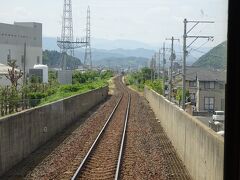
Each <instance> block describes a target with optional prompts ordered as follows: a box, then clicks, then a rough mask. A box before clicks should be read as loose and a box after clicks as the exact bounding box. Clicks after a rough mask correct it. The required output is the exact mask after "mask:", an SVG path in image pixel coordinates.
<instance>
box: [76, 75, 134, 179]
mask: <svg viewBox="0 0 240 180" xmlns="http://www.w3.org/2000/svg"><path fill="white" fill-rule="evenodd" d="M119 78H120V77H119ZM118 82H120V81H118ZM121 87H122V95H121V97H120V98H119V100H118V102H117V104H116V105H115V107H114V109H113V111H112V112H111V114H110V115H109V117H108V119H107V121H106V123H105V125H104V126H103V128H102V129H101V131H100V133H99V134H98V136H97V138H96V139H95V141H94V143H93V144H92V146H91V148H90V149H89V151H88V152H87V154H86V155H85V157H84V159H83V160H82V162H81V164H80V165H79V167H78V168H77V170H76V172H75V173H74V175H73V176H72V178H71V179H72V180H75V179H115V180H117V179H118V177H119V173H120V168H121V162H122V156H123V151H124V144H125V136H126V129H127V123H128V116H129V110H130V103H131V95H130V93H128V91H127V90H126V89H125V87H124V86H123V84H122V83H121Z"/></svg>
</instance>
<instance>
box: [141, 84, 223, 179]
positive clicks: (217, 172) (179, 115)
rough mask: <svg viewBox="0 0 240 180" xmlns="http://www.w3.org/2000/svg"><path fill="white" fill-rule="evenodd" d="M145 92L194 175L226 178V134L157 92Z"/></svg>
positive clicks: (197, 177)
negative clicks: (224, 167)
mask: <svg viewBox="0 0 240 180" xmlns="http://www.w3.org/2000/svg"><path fill="white" fill-rule="evenodd" d="M144 94H145V97H146V99H147V100H148V101H149V104H150V106H151V107H152V109H153V111H154V112H155V114H156V116H157V118H158V119H159V120H160V121H161V125H162V126H163V128H164V129H165V131H166V133H167V135H168V137H169V138H170V140H171V141H172V144H173V146H174V147H175V149H176V151H177V153H178V154H179V156H180V158H181V159H182V160H183V162H184V164H185V166H186V167H187V169H188V171H189V173H190V174H191V176H192V178H193V179H196V180H203V179H204V180H210V179H211V180H222V179H223V160H224V140H223V137H222V136H220V135H217V134H216V133H215V132H214V131H213V130H211V129H210V128H208V127H207V126H205V125H204V124H202V123H201V122H199V121H198V120H197V119H196V118H195V117H193V116H191V115H189V114H187V113H186V112H184V111H183V110H182V109H180V108H179V107H177V106H176V105H174V104H172V103H171V102H169V101H168V100H166V99H165V98H164V97H163V96H161V95H159V94H157V93H156V92H155V91H153V90H149V89H148V88H147V87H145V92H144Z"/></svg>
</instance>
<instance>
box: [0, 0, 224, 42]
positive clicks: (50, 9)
mask: <svg viewBox="0 0 240 180" xmlns="http://www.w3.org/2000/svg"><path fill="white" fill-rule="evenodd" d="M72 3H73V16H74V32H75V35H76V36H82V35H84V34H83V30H84V29H85V21H86V19H85V17H86V9H87V6H88V5H90V6H91V21H92V36H93V37H97V38H105V37H107V38H109V39H117V38H124V39H133V40H140V41H145V42H151V43H156V42H159V41H163V40H164V39H165V38H166V37H171V36H178V37H181V36H182V33H183V32H182V31H183V19H184V18H188V19H192V20H198V19H200V20H203V19H204V20H208V19H211V20H214V21H216V25H215V26H214V27H211V28H209V32H207V31H206V30H205V32H206V33H213V34H214V35H216V39H218V41H221V40H224V39H226V21H227V18H226V16H227V1H226V0H198V1H195V0H181V1H179V0H101V1H100V0H81V1H80V0H72ZM62 9H63V0H51V1H49V0H42V1H32V0H8V1H3V2H1V6H0V21H1V22H6V23H13V22H14V21H39V22H42V23H43V33H44V35H47V36H53V37H56V36H59V35H60V32H61V15H62ZM206 29H208V28H206ZM205 32H204V33H205Z"/></svg>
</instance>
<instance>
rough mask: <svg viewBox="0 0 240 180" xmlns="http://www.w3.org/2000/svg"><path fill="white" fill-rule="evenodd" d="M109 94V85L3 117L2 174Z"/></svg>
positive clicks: (0, 139) (0, 137)
mask: <svg viewBox="0 0 240 180" xmlns="http://www.w3.org/2000/svg"><path fill="white" fill-rule="evenodd" d="M107 95H108V87H104V88H100V89H97V90H93V91H90V92H87V93H84V94H80V95H76V96H73V97H70V98H66V99H64V100H60V101H57V102H55V103H51V104H48V105H45V106H42V107H37V108H34V109H30V110H27V111H25V112H21V113H18V114H15V115H12V116H9V117H5V118H1V119H0V175H2V174H3V173H4V172H6V171H7V170H9V169H10V168H11V167H13V166H14V165H16V164H17V163H18V162H20V161H21V160H23V159H24V158H26V157H27V156H28V155H29V154H30V153H31V152H33V151H34V150H36V149H37V148H39V147H40V146H41V145H43V144H44V143H46V142H47V141H48V140H49V139H51V138H52V137H53V136H54V135H56V134H57V133H59V132H61V131H62V130H63V129H64V128H66V127H67V126H68V125H70V124H71V123H73V122H74V121H77V120H78V118H79V117H80V116H81V115H83V114H84V113H86V112H87V111H88V110H89V109H91V108H92V107H94V106H95V105H97V104H98V103H100V102H101V101H103V100H104V99H105V98H106V97H107Z"/></svg>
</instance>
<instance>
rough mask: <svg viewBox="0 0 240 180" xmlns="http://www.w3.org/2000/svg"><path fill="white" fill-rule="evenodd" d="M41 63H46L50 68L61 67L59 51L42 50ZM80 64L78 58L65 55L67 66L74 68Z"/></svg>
mask: <svg viewBox="0 0 240 180" xmlns="http://www.w3.org/2000/svg"><path fill="white" fill-rule="evenodd" d="M43 64H46V65H48V67H50V68H60V67H61V53H59V52H57V51H49V50H45V51H43ZM80 65H82V63H81V61H80V59H78V58H75V57H71V56H68V55H67V68H68V69H75V68H77V67H78V66H80Z"/></svg>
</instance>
